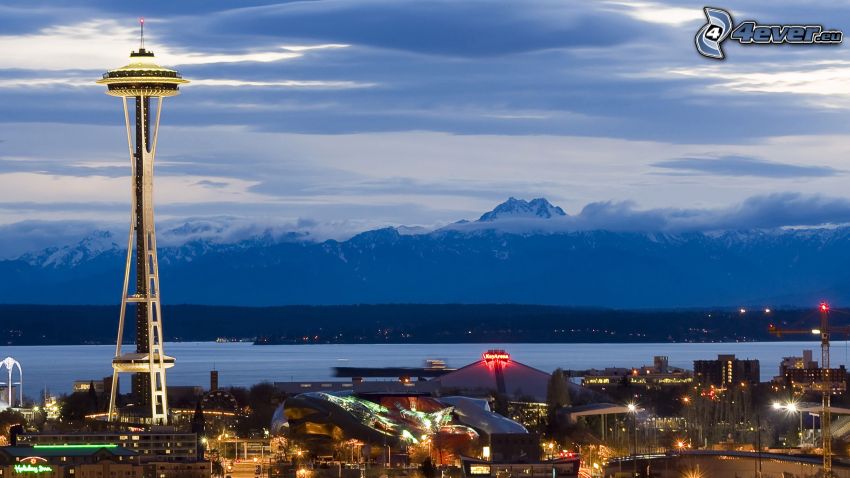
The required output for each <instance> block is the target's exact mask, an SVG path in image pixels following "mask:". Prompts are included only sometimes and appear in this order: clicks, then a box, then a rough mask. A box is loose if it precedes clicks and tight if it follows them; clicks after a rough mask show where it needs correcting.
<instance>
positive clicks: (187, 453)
mask: <svg viewBox="0 0 850 478" xmlns="http://www.w3.org/2000/svg"><path fill="white" fill-rule="evenodd" d="M18 443H20V444H22V445H33V446H94V445H99V444H109V445H114V446H119V447H123V448H126V449H129V450H132V451H134V452H135V453H137V454H138V455H139V462H140V463H148V462H184V463H188V462H195V461H198V459H199V457H198V447H197V435H196V434H194V433H178V432H174V431H148V432H121V433H117V432H103V433H26V434H22V435H20V436H19V437H18Z"/></svg>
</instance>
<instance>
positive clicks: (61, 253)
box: [20, 230, 119, 267]
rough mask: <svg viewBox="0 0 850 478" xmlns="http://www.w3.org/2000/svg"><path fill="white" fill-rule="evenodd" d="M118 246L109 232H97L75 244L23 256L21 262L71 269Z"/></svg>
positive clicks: (115, 249) (116, 248)
mask: <svg viewBox="0 0 850 478" xmlns="http://www.w3.org/2000/svg"><path fill="white" fill-rule="evenodd" d="M118 249H119V246H118V244H117V243H116V242H115V237H114V236H113V234H112V233H111V232H109V231H102V230H97V231H94V232H92V233H91V234H89V235H88V236H86V237H84V238H83V239H82V240H81V241H80V242H78V243H76V244H71V245H66V246H62V247H50V248H47V249H44V250H43V251H40V252H38V253H32V254H24V255H23V256H21V258H20V259H21V260H23V261H25V262H28V263H29V264H30V265H34V266H41V267H69V266H70V267H73V266H76V265H78V264H80V263H83V262H86V261H89V260H91V259H93V258H94V257H97V256H99V255H101V254H103V253H105V252H110V251H117V250H118Z"/></svg>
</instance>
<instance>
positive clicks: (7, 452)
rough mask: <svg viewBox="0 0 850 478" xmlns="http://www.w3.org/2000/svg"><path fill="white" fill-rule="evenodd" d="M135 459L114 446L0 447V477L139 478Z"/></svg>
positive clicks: (131, 452)
mask: <svg viewBox="0 0 850 478" xmlns="http://www.w3.org/2000/svg"><path fill="white" fill-rule="evenodd" d="M143 474H144V470H143V467H142V466H141V465H140V464H139V461H138V455H137V454H136V453H135V452H133V451H132V450H129V449H127V448H124V447H120V446H117V445H114V444H92V445H36V446H30V445H15V446H6V447H0V476H4V477H12V476H27V475H36V476H40V477H51V478H66V477H69V476H71V477H80V478H105V477H118V476H120V477H126V478H142V477H143Z"/></svg>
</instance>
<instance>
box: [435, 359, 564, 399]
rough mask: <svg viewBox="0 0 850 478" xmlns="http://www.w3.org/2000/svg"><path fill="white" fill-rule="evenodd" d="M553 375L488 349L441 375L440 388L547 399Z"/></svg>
mask: <svg viewBox="0 0 850 478" xmlns="http://www.w3.org/2000/svg"><path fill="white" fill-rule="evenodd" d="M549 378H550V374H548V373H546V372H544V371H542V370H538V369H536V368H534V367H529V366H528V365H525V364H523V363H520V362H517V361H516V360H513V358H512V357H511V356H510V354H508V353H507V352H506V351H504V350H488V351H487V352H485V353H484V354H482V356H481V360H478V361H476V362H473V363H471V364H469V365H467V366H465V367H461V368H459V369H457V370H454V371H452V372H449V373H447V374H445V375H442V376H440V377H437V378H435V379H434V381H436V382H439V384H440V388H441V389H443V390H450V391H453V392H462V393H464V394H472V395H487V394H490V393H492V392H496V393H500V394H503V395H509V396H512V397H514V398H520V397H530V398H532V399H533V401H535V402H544V401H546V387H547V386H548V383H549Z"/></svg>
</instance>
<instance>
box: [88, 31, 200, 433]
mask: <svg viewBox="0 0 850 478" xmlns="http://www.w3.org/2000/svg"><path fill="white" fill-rule="evenodd" d="M141 26H142V28H144V20H142V23H141ZM97 83H99V84H101V85H106V87H107V91H106V93H107V94H108V95H110V96H116V97H119V98H121V100H122V102H123V105H124V123H125V126H126V129H127V146H128V148H129V153H130V170H131V171H132V191H133V193H132V195H131V198H132V206H131V212H130V234H129V238H128V241H127V260H126V263H125V268H124V287H123V293H122V296H121V311H120V315H119V318H118V339H117V343H116V347H115V357H114V358H113V360H112V368H113V379H112V384H111V385H112V386H111V393H110V399H109V413H108V419H109V420H112V419H113V418H115V414H116V393H117V388H118V387H117V385H118V374H119V373H132V374H133V376H132V380H131V382H132V390H133V399H134V404H135V406H136V408H135V409H134V410H133V413H132V415H133V416H134V417H138V418H139V420H140V421H141V422H144V423H151V424H166V423H167V422H168V396H167V392H166V382H165V369H167V368H170V367H172V366H174V359H173V358H172V357H169V356H167V355H165V351H164V350H163V338H162V313H161V309H160V286H159V266H158V262H157V255H156V233H155V228H154V215H153V171H154V169H153V168H154V158H155V156H156V146H157V140H158V138H159V134H158V133H159V118H160V114H161V113H162V102H163V99H164V98H165V97H168V96H175V95H177V94H178V93H179V86H180V85H181V84H184V83H187V81H186V80H184V79H183V78H181V77H180V75H179V74H178V73H177V72H176V71H174V70H169V69H167V68H163V67H161V66H159V65H157V64H156V63H154V54H153V52H152V51H149V50H146V49H145V45H144V30H142V37H141V45H140V47H139V50H138V51H134V52H132V53H131V54H130V63H129V64H128V65H126V66H123V67H121V68H118V69H115V70H110V71H108V72H107V73H105V74H104V75H103V78H101V79H100V80H98V81H97ZM151 99H154V100H155V102H156V108H155V111H154V110H152V109H151V107H152V101H151ZM131 102H132V103H131ZM134 244H135V247H134ZM134 252H135V257H134ZM134 259H135V260H134ZM133 269H135V281H134V287H133V290H132V292H131V291H130V275H131V271H132V270H133ZM131 305H132V306H134V307H133V309H134V310H135V326H136V327H135V329H136V334H135V340H136V351H135V352H134V353H122V350H121V344H122V342H123V340H124V319H125V317H126V316H127V311H128V306H131Z"/></svg>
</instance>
